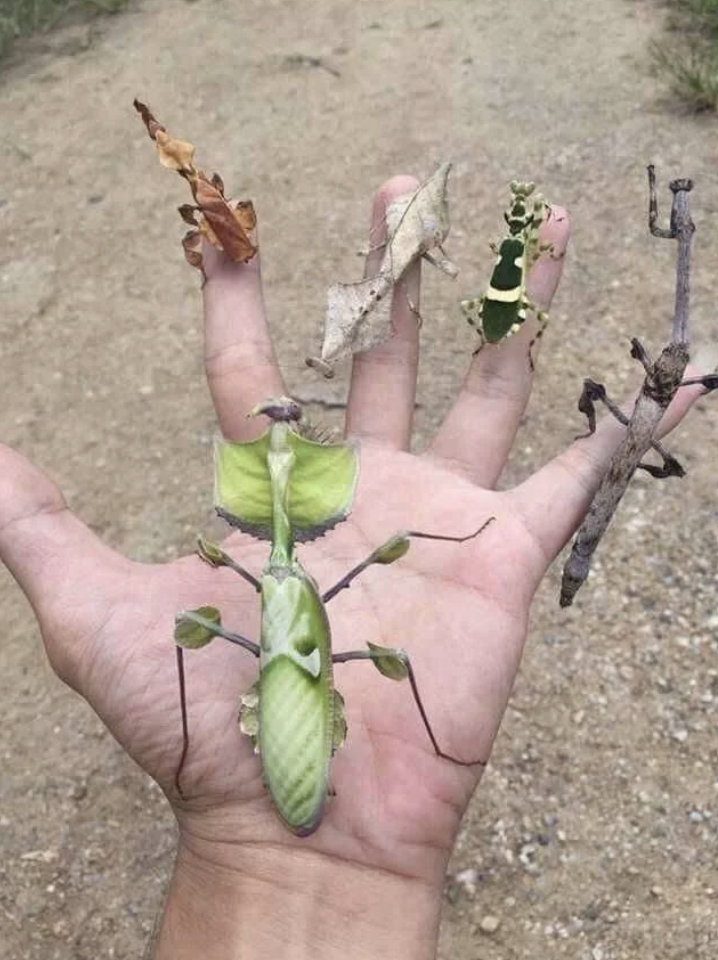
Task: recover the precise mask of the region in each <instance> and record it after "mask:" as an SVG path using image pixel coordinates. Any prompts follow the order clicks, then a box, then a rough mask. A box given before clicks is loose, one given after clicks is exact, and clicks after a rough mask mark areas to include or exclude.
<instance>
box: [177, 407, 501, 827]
mask: <svg viewBox="0 0 718 960" xmlns="http://www.w3.org/2000/svg"><path fill="white" fill-rule="evenodd" d="M252 413H253V414H254V415H257V414H265V415H266V416H268V417H269V419H270V421H271V426H270V428H269V430H268V431H267V432H266V433H265V434H264V435H263V436H261V437H260V438H259V439H258V440H253V441H249V442H245V443H229V442H226V441H220V442H218V443H217V445H216V448H215V505H216V508H217V511H218V513H219V514H220V515H221V516H223V517H224V518H225V519H226V520H228V521H229V522H230V523H231V524H232V525H233V526H236V527H239V528H240V529H242V530H244V531H245V532H248V533H251V534H252V535H253V536H255V537H259V538H262V539H268V540H270V541H271V550H270V554H269V560H268V562H267V564H266V566H265V568H264V570H263V571H262V573H261V575H260V576H259V577H255V576H254V575H253V574H251V573H250V572H249V571H247V570H245V569H244V568H243V567H241V566H240V565H239V564H238V563H236V562H235V561H234V560H233V559H232V558H231V557H230V556H229V555H228V554H227V553H225V552H224V551H223V550H222V549H221V548H220V547H218V546H216V545H215V544H211V543H209V542H207V541H205V540H202V539H200V542H199V554H200V556H201V557H202V558H203V559H204V560H206V561H207V562H208V563H210V564H212V565H214V566H227V567H230V568H231V569H233V570H234V571H236V572H237V573H238V574H239V575H240V576H241V577H243V578H244V579H245V580H246V581H248V582H249V583H250V584H251V585H252V586H253V587H254V589H255V590H257V592H258V593H259V594H260V596H261V611H262V615H261V628H260V638H259V643H255V642H253V641H252V640H249V639H247V638H246V637H243V636H241V635H239V634H237V633H232V632H230V631H228V630H225V629H224V627H223V626H222V623H221V617H220V614H219V611H218V610H216V609H215V608H213V607H200V608H199V609H198V610H192V611H186V612H183V613H181V614H179V615H178V616H177V619H176V626H175V642H176V644H177V662H178V668H179V678H180V701H181V710H182V725H183V750H182V756H181V758H180V761H179V765H178V768H177V773H176V777H175V782H176V786H177V789H178V791H179V792H180V793H182V790H181V784H180V778H181V773H182V768H183V766H184V762H185V759H186V756H187V752H188V748H189V743H190V741H189V729H188V719H187V703H186V696H185V675H184V661H183V648H198V647H202V646H205V645H206V644H207V643H209V642H210V641H211V640H212V639H213V638H214V637H215V636H221V637H224V638H225V639H226V640H229V641H230V642H232V643H235V644H238V645H239V646H241V647H243V648H244V649H245V650H247V651H249V652H250V653H252V654H253V655H254V656H255V657H257V658H258V659H259V671H260V672H259V678H258V680H257V681H256V683H255V684H254V685H253V686H252V688H251V689H250V690H249V691H248V692H247V693H246V694H245V695H244V696H243V697H242V698H241V706H240V711H239V722H240V727H241V729H242V731H243V732H244V733H246V734H248V735H249V736H250V737H251V738H252V741H253V743H254V746H255V751H256V752H258V753H259V755H260V758H261V761H262V769H263V775H264V780H265V783H266V785H267V788H268V790H269V793H270V795H271V797H272V800H273V801H274V806H275V807H276V810H277V812H278V813H279V816H280V817H281V819H282V820H283V821H284V823H285V824H286V826H287V827H289V829H290V830H291V831H292V832H294V833H295V834H297V835H299V836H307V835H308V834H311V833H313V832H314V831H315V830H316V829H317V827H318V826H319V824H320V823H321V821H322V817H323V814H324V808H325V804H326V799H327V796H328V795H329V793H330V787H329V765H330V761H331V758H332V756H333V754H334V752H335V751H336V750H337V748H338V747H339V746H341V745H342V743H343V742H344V739H345V736H346V732H347V726H346V722H345V719H344V709H343V700H342V697H341V694H339V692H338V691H337V690H336V689H335V687H334V680H333V665H334V664H335V663H345V662H347V661H350V660H370V661H371V662H372V663H373V664H374V665H375V666H376V667H377V669H378V670H379V672H380V673H382V674H383V675H384V676H385V677H389V678H390V679H392V680H404V679H408V680H409V683H410V686H411V690H412V693H413V696H414V699H415V701H416V705H417V707H418V710H419V714H420V716H421V720H422V721H423V724H424V727H425V728H426V732H427V734H428V736H429V738H430V740H431V743H432V745H433V747H434V750H435V751H436V753H437V755H438V756H439V757H443V758H444V759H446V760H450V761H453V762H454V763H458V764H461V765H462V766H473V765H474V764H481V765H484V764H485V761H484V760H480V759H479V760H470V761H465V760H459V759H457V758H456V757H452V756H450V755H449V754H447V753H445V752H444V751H443V750H441V749H440V747H439V744H438V742H437V740H436V737H435V736H434V732H433V730H432V728H431V724H430V723H429V720H428V717H427V715H426V712H425V710H424V706H423V704H422V701H421V697H420V696H419V691H418V688H417V684H416V679H415V676H414V671H413V668H412V666H411V663H410V661H409V656H408V654H407V653H406V652H405V651H404V650H401V649H393V648H388V647H381V646H377V645H375V644H368V647H367V649H366V650H355V651H350V652H346V653H333V652H332V646H331V633H330V628H329V620H328V618H327V612H326V604H327V603H329V601H330V600H331V599H332V598H333V597H335V596H336V595H337V594H338V593H339V592H340V591H341V590H344V589H346V588H347V587H349V586H350V584H351V583H352V581H353V580H354V579H355V578H356V577H357V576H359V574H360V573H361V572H362V571H363V570H365V569H366V568H367V567H369V566H371V565H372V564H375V563H378V564H389V563H393V562H394V561H395V560H398V559H399V558H400V557H402V556H404V554H405V553H406V552H407V550H408V549H409V545H410V541H411V540H412V538H425V539H430V540H447V541H451V542H454V543H463V542H465V541H467V540H470V539H472V538H473V537H476V536H478V534H479V533H480V532H481V531H482V530H483V529H484V528H485V527H486V526H487V525H488V524H489V523H490V522H491V520H493V518H490V519H489V520H487V521H486V522H485V523H484V524H483V525H482V526H481V527H480V528H479V529H478V530H476V531H474V532H473V533H470V534H469V535H468V536H463V537H450V536H442V535H438V534H427V533H420V532H417V531H405V532H402V533H398V534H396V535H395V536H393V537H391V538H390V539H389V540H387V541H386V542H385V543H383V544H382V545H381V546H380V547H378V548H377V549H376V550H374V551H373V552H372V553H371V554H370V555H369V556H368V557H367V558H366V559H365V560H363V561H362V562H361V563H359V564H358V565H357V566H355V567H353V568H352V569H351V570H350V571H349V572H348V573H347V574H346V575H345V576H344V577H342V578H341V580H339V581H338V582H337V583H336V584H335V585H334V586H333V587H331V588H330V589H328V590H325V591H323V592H321V591H320V589H319V587H318V585H317V583H316V581H315V580H314V579H313V578H312V576H311V575H310V574H309V573H308V572H307V571H306V570H305V569H304V568H303V567H302V565H301V564H300V562H299V560H298V559H297V557H296V556H295V552H294V547H295V542H296V541H306V540H312V539H314V538H316V537H318V536H321V535H322V534H323V533H325V532H326V531H327V530H329V529H331V527H333V526H335V525H336V524H337V523H339V522H340V521H341V520H344V519H345V518H346V517H347V515H348V513H349V510H350V508H351V505H352V501H353V498H354V491H355V487H356V484H357V478H358V471H359V456H358V450H357V448H356V446H355V445H354V444H352V443H348V442H345V443H320V442H316V441H314V440H311V439H308V438H307V437H305V436H303V435H302V434H301V432H300V428H299V423H300V419H301V415H302V412H301V408H300V406H299V404H297V403H296V402H295V401H294V400H291V399H288V398H285V397H282V398H279V399H273V400H267V401H265V402H264V403H261V404H259V406H257V407H256V408H255V409H254V410H253V411H252Z"/></svg>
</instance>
